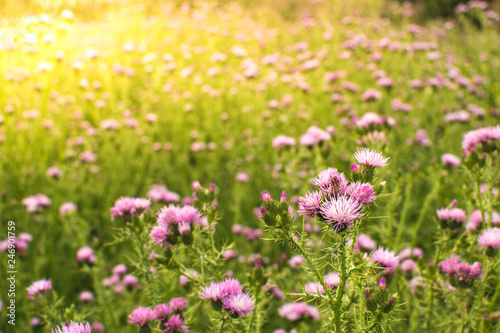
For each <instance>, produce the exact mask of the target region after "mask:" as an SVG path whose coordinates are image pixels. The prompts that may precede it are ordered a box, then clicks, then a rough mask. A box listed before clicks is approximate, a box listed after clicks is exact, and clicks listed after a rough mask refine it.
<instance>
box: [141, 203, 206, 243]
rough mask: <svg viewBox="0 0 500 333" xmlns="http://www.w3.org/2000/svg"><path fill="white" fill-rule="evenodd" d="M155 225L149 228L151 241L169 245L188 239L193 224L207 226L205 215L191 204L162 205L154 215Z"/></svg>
mask: <svg viewBox="0 0 500 333" xmlns="http://www.w3.org/2000/svg"><path fill="white" fill-rule="evenodd" d="M156 223H157V225H156V226H155V227H153V229H152V230H151V233H150V236H151V239H152V240H153V243H155V244H157V245H159V246H162V247H169V246H170V245H174V244H177V243H178V242H179V240H178V237H179V236H181V240H182V241H188V240H190V237H189V236H190V234H191V229H192V226H193V225H199V226H201V227H204V228H205V227H208V222H207V219H206V218H205V217H203V216H202V215H201V213H200V212H199V211H198V210H197V209H196V208H195V207H193V206H190V205H186V206H183V207H179V206H174V205H170V206H168V207H163V208H162V209H160V211H159V212H158V215H157V217H156Z"/></svg>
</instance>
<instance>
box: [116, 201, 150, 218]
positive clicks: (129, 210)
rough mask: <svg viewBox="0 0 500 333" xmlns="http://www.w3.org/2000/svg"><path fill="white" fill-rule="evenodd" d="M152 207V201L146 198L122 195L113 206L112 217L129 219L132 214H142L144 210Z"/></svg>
mask: <svg viewBox="0 0 500 333" xmlns="http://www.w3.org/2000/svg"><path fill="white" fill-rule="evenodd" d="M150 208H151V201H149V199H145V198H127V197H122V198H120V199H118V200H116V201H115V205H114V206H113V208H111V219H112V220H114V219H115V218H116V217H119V218H122V219H127V218H130V217H131V216H136V215H141V214H142V213H143V212H144V211H148V210H149V209H150Z"/></svg>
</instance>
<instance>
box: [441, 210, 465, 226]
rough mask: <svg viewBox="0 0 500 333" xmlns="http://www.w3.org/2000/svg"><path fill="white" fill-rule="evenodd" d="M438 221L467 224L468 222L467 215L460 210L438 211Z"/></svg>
mask: <svg viewBox="0 0 500 333" xmlns="http://www.w3.org/2000/svg"><path fill="white" fill-rule="evenodd" d="M436 213H437V216H438V219H440V220H441V221H447V220H449V221H452V222H456V223H465V221H467V214H466V213H465V211H464V210H463V209H460V208H451V209H446V208H441V209H439V210H437V211H436Z"/></svg>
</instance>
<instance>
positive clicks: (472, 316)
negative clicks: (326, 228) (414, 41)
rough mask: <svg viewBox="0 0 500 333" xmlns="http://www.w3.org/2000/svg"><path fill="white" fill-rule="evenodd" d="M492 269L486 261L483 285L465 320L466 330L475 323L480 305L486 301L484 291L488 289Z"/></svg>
mask: <svg viewBox="0 0 500 333" xmlns="http://www.w3.org/2000/svg"><path fill="white" fill-rule="evenodd" d="M490 267H491V264H490V261H489V260H486V268H485V269H484V272H483V278H482V281H481V285H480V287H479V291H478V292H477V294H476V295H475V298H474V302H473V303H472V308H471V310H470V311H469V313H468V315H467V318H466V320H465V324H464V325H465V327H464V328H466V327H467V326H468V325H469V323H470V322H475V317H476V316H477V313H478V312H479V307H480V304H481V302H483V301H484V291H485V289H486V280H487V279H488V275H489V272H490Z"/></svg>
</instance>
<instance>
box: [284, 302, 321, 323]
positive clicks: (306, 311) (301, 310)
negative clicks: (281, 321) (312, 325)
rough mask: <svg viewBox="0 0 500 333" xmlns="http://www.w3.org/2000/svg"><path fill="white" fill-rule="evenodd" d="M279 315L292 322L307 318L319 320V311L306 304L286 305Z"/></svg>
mask: <svg viewBox="0 0 500 333" xmlns="http://www.w3.org/2000/svg"><path fill="white" fill-rule="evenodd" d="M278 313H279V315H280V316H281V317H282V318H286V319H288V320H290V321H297V320H299V319H302V318H303V317H306V316H307V317H310V318H312V319H314V320H319V312H318V309H316V308H315V307H312V306H309V305H307V303H304V302H297V303H286V304H284V305H283V306H282V307H281V308H280V309H279V311H278Z"/></svg>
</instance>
